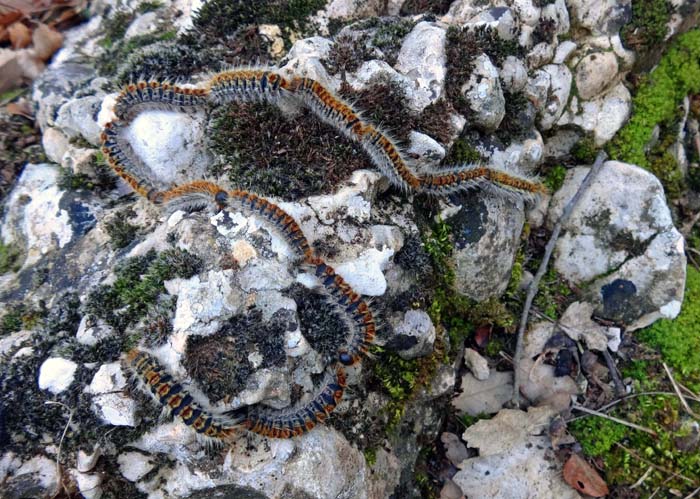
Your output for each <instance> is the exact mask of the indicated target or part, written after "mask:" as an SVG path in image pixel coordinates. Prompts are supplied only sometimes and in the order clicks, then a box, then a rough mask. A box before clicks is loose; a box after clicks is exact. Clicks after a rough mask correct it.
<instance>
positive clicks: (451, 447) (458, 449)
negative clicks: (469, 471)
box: [440, 432, 469, 467]
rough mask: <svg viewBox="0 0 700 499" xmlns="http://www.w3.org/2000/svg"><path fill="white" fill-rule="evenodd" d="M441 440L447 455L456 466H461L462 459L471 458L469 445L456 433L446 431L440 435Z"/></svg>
mask: <svg viewBox="0 0 700 499" xmlns="http://www.w3.org/2000/svg"><path fill="white" fill-rule="evenodd" d="M440 441H441V442H442V443H443V445H444V446H445V457H447V459H448V460H449V461H450V462H451V463H452V464H453V465H454V466H456V467H459V465H460V464H462V461H464V460H465V459H467V458H469V453H468V452H467V447H466V446H465V445H464V442H462V441H461V440H460V439H459V437H458V436H457V435H455V434H454V433H448V432H444V433H443V434H442V435H440Z"/></svg>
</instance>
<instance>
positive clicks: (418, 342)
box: [391, 310, 435, 360]
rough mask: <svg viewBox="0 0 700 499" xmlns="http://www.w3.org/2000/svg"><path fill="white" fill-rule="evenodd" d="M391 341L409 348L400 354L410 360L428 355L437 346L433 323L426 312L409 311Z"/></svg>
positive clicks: (395, 329) (395, 330) (401, 350)
mask: <svg viewBox="0 0 700 499" xmlns="http://www.w3.org/2000/svg"><path fill="white" fill-rule="evenodd" d="M391 341H392V342H394V341H396V342H397V343H399V344H401V345H402V346H407V348H401V349H400V350H399V352H398V353H399V355H400V356H401V358H403V359H406V360H410V359H415V358H416V357H422V356H424V355H428V354H429V353H430V352H432V351H433V346H434V345H435V326H434V325H433V321H432V320H430V316H429V315H428V314H427V313H426V312H425V311H424V310H409V311H408V312H406V313H405V314H404V316H403V319H402V320H401V322H399V323H398V324H397V325H396V326H395V327H394V336H393V337H392V339H391Z"/></svg>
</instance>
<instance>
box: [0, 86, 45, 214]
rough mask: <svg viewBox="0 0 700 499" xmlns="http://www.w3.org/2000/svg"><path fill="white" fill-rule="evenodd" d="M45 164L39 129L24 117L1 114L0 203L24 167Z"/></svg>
mask: <svg viewBox="0 0 700 499" xmlns="http://www.w3.org/2000/svg"><path fill="white" fill-rule="evenodd" d="M20 94H21V92H20ZM18 95H19V94H18ZM44 162H46V155H45V154H44V148H43V147H42V146H41V132H40V131H39V128H38V127H37V126H34V125H33V124H32V123H31V122H30V121H29V120H28V119H27V118H24V117H22V116H8V115H7V114H5V113H3V114H0V173H1V174H0V201H2V200H3V199H4V198H5V195H6V194H7V192H8V191H9V190H10V187H11V186H12V183H13V182H14V179H15V177H16V176H17V175H19V173H20V172H21V171H22V168H24V165H26V164H27V163H44Z"/></svg>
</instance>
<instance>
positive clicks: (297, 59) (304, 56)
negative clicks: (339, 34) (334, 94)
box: [282, 36, 340, 91]
mask: <svg viewBox="0 0 700 499" xmlns="http://www.w3.org/2000/svg"><path fill="white" fill-rule="evenodd" d="M331 47H333V42H332V41H331V40H329V39H328V38H323V37H321V36H314V37H311V38H305V39H302V40H297V41H296V42H295V43H294V45H292V48H291V49H290V50H289V52H288V53H287V56H286V57H285V60H286V61H287V63H286V64H285V65H284V66H283V67H282V71H283V72H285V73H286V74H287V75H288V76H292V75H296V76H305V77H307V78H313V79H314V80H317V81H319V82H320V83H321V84H322V85H324V86H325V87H326V88H329V89H331V90H333V91H338V89H339V87H340V80H339V79H337V78H332V77H331V76H330V75H329V74H328V71H326V68H325V67H324V66H323V63H322V62H321V59H326V58H328V54H329V52H330V50H331Z"/></svg>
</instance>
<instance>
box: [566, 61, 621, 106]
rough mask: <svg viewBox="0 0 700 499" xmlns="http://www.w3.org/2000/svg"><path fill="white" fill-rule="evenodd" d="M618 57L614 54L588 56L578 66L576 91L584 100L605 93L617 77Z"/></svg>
mask: <svg viewBox="0 0 700 499" xmlns="http://www.w3.org/2000/svg"><path fill="white" fill-rule="evenodd" d="M617 72H618V67H617V57H616V56H615V54H613V53H612V52H596V53H593V54H588V55H587V56H586V57H584V58H583V59H581V61H580V62H579V63H578V65H577V66H576V89H577V90H578V95H579V97H580V98H581V99H583V100H589V99H591V98H593V97H595V96H596V95H598V94H600V93H601V92H603V91H604V90H605V89H606V88H608V86H610V84H611V83H612V82H613V80H614V79H615V77H616V76H617Z"/></svg>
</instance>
